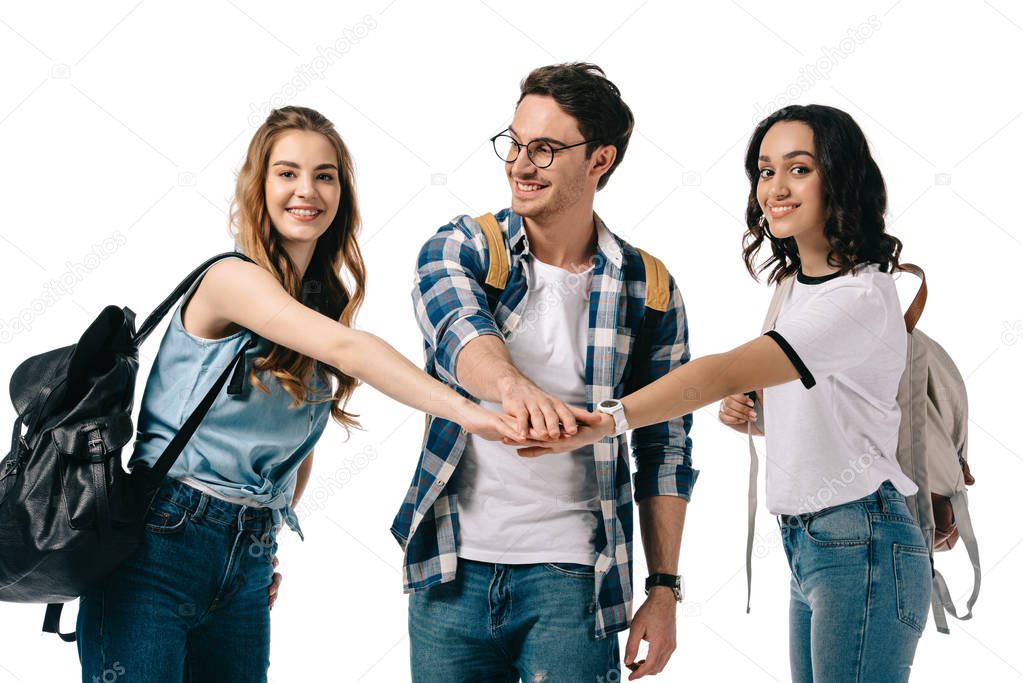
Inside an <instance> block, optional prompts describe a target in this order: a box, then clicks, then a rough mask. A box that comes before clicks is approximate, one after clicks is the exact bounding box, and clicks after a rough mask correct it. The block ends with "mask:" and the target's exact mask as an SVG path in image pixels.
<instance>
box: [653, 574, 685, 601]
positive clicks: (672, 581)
mask: <svg viewBox="0 0 1023 683" xmlns="http://www.w3.org/2000/svg"><path fill="white" fill-rule="evenodd" d="M654 586H664V587H665V588H670V589H671V590H672V592H673V593H675V599H676V600H678V601H679V602H682V577H681V576H677V575H675V574H651V575H650V576H648V577H647V579H646V592H647V595H649V594H650V589H651V588H653V587H654Z"/></svg>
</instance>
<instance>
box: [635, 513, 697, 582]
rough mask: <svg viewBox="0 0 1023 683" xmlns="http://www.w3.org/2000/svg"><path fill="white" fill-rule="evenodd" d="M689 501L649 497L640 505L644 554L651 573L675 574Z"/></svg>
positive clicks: (640, 526)
mask: <svg viewBox="0 0 1023 683" xmlns="http://www.w3.org/2000/svg"><path fill="white" fill-rule="evenodd" d="M687 505H688V501H686V499H685V498H679V497H678V496H650V497H649V498H644V499H643V500H641V501H640V503H639V528H640V533H641V534H642V536H643V552H644V554H645V555H646V564H647V569H648V571H649V572H650V573H651V574H678V555H679V550H680V548H681V546H682V528H683V527H684V526H685V522H686V506H687Z"/></svg>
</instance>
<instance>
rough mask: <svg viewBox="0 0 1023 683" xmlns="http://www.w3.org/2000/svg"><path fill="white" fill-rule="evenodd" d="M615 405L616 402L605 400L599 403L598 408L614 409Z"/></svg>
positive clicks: (610, 399) (611, 399)
mask: <svg viewBox="0 0 1023 683" xmlns="http://www.w3.org/2000/svg"><path fill="white" fill-rule="evenodd" d="M617 405H618V401H617V400H615V399H613V398H609V399H605V400H603V401H601V402H600V407H601V408H614V407H615V406H617Z"/></svg>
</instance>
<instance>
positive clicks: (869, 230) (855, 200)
mask: <svg viewBox="0 0 1023 683" xmlns="http://www.w3.org/2000/svg"><path fill="white" fill-rule="evenodd" d="M780 121H799V122H801V123H804V124H806V125H807V126H809V127H810V129H811V130H812V131H813V144H814V147H816V149H817V153H816V155H815V156H816V158H817V167H818V169H819V170H820V176H821V192H822V194H823V198H824V205H825V207H826V208H827V209H828V219H827V221H826V222H825V223H824V237H825V239H826V240H827V241H828V264H829V265H832V266H835V267H837V268H838V269H839V272H841V273H842V274H843V275H844V274H846V273H848V272H849V271H851V270H852V269H853V266H855V265H856V264H859V263H876V264H878V265H879V266H880V267H881V270H882V271H886V272H894V270H895V269H896V268H898V266H899V255H900V254H901V252H902V242H901V241H899V240H898V238H896V237H894V236H892V235H889V234H888V233H887V232H885V218H884V214H885V211H886V209H887V206H888V195H887V192H886V190H885V183H884V178H883V177H882V176H881V169H879V168H878V166H877V162H875V161H874V157H873V156H871V154H870V145H869V144H868V143H867V137H866V136H865V135H864V134H863V131H862V130H861V129H860V127H859V125H857V124H856V121H854V120H853V118H852V117H851V116H849V114H847V113H845V112H844V111H842V110H841V109H836V108H835V107H828V106H824V105H820V104H808V105H800V104H794V105H791V106H788V107H785V108H783V109H779V110H778V111H776V112H774V113H773V114H771V115H770V116H768V117H767V118H765V119H764V120H763V121H761V122H760V123H758V124H757V127H756V129H754V131H753V135H752V137H750V141H749V147H747V149H746V175H747V176H748V177H749V181H750V190H749V200H748V202H747V204H746V233H745V235H744V236H743V258H744V260H745V261H746V269H747V270H749V273H750V275H752V276H753V277H754V278H756V277H757V274H758V273H762V272H764V271H765V270H767V269H768V268H771V267H772V266H773V268H771V272H770V274H769V275H768V278H767V281H768V282H769V283H772V282H777V281H778V280H780V279H782V278H783V277H786V276H789V275H792V274H793V273H795V272H796V270H798V269H799V265H800V261H799V251H798V250H797V249H796V240H795V238H794V237H786V238H784V239H776V238H774V237H773V236H771V234H770V232H769V231H767V230H765V229H764V227H763V226H762V225H761V223H760V221H761V219H762V218H763V216H764V212H763V211H762V210H761V208H760V203H759V202H758V201H757V185H758V184H759V182H760V168H759V164H758V163H757V162H758V161H759V157H760V143H761V142H763V140H764V136H765V135H767V131H768V130H770V129H771V126H773V125H774V124H776V123H778V122H780ZM765 239H766V240H768V241H769V242H770V245H771V252H772V253H771V257H770V258H769V259H767V261H766V262H765V263H763V264H762V265H761V266H760V267H759V268H757V267H756V265H755V264H754V260H755V258H756V255H757V252H758V251H760V247H761V246H762V245H763V243H764V240H765Z"/></svg>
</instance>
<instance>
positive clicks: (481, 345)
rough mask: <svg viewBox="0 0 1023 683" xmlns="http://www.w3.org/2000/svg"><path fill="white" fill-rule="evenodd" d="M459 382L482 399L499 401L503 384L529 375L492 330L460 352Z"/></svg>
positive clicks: (456, 369) (458, 363)
mask: <svg viewBox="0 0 1023 683" xmlns="http://www.w3.org/2000/svg"><path fill="white" fill-rule="evenodd" d="M455 377H456V378H457V380H458V384H459V385H460V386H461V387H462V388H463V389H465V390H466V391H468V392H469V393H470V394H472V395H473V396H475V397H476V398H478V399H480V400H482V401H490V402H492V403H499V402H500V401H501V398H502V395H501V391H502V386H503V385H504V384H506V383H508V382H512V381H519V380H524V379H526V377H525V376H524V375H523V374H522V373H521V372H519V371H518V369H516V367H515V366H514V365H513V364H512V360H511V356H510V355H508V348H507V347H506V346H505V345H504V342H503V341H502V340H501V339H500V338H499V337H496V336H494V335H492V334H484V335H480V336H479V337H476V338H475V339H473V340H472V341H470V342H469V343H468V344H466V345H465V348H463V349H462V350H461V351H460V352H459V353H458V362H457V367H456V368H455Z"/></svg>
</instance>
